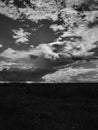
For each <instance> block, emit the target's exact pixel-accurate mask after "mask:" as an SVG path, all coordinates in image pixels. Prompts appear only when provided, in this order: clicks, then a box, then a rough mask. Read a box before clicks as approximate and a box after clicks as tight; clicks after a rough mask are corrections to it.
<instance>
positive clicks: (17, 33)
mask: <svg viewBox="0 0 98 130" xmlns="http://www.w3.org/2000/svg"><path fill="white" fill-rule="evenodd" d="M12 31H13V33H14V35H13V38H14V39H16V41H15V43H16V44H19V43H24V44H28V42H29V40H28V36H30V33H29V32H26V31H24V30H23V29H22V28H19V30H12Z"/></svg>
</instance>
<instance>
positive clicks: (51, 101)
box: [0, 84, 98, 130]
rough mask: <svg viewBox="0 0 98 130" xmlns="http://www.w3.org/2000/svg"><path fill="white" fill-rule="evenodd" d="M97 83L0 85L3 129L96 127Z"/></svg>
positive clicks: (84, 129)
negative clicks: (92, 84) (91, 84)
mask: <svg viewBox="0 0 98 130" xmlns="http://www.w3.org/2000/svg"><path fill="white" fill-rule="evenodd" d="M97 128H98V87H97V86H96V87H95V86H88V87H87V84H86V85H85V84H81V85H80V86H76V84H71V85H70V84H69V85H67V84H63V85H57V84H55V85H52V84H51V85H47V86H46V85H43V84H42V85H40V84H36V85H34V84H32V85H28V86H26V85H22V86H19V84H16V85H15V84H11V85H10V86H9V85H8V84H5V85H1V86H0V130H3V129H5V130H97Z"/></svg>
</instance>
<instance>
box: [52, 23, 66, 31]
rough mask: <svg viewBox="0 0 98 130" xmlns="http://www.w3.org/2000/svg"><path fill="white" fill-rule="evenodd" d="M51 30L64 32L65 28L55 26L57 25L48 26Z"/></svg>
mask: <svg viewBox="0 0 98 130" xmlns="http://www.w3.org/2000/svg"><path fill="white" fill-rule="evenodd" d="M50 28H51V29H53V31H55V32H56V31H62V30H65V28H64V27H63V26H62V25H57V24H53V25H51V26H50Z"/></svg>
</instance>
